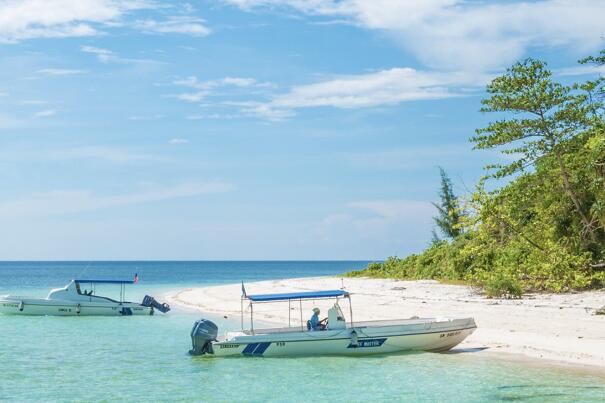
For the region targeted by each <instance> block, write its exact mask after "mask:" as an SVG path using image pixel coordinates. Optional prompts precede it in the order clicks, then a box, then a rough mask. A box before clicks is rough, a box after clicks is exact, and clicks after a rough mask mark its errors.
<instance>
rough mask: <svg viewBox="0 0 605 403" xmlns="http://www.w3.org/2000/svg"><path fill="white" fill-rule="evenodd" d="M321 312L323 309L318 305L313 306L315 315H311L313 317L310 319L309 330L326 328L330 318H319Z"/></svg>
mask: <svg viewBox="0 0 605 403" xmlns="http://www.w3.org/2000/svg"><path fill="white" fill-rule="evenodd" d="M320 313H321V311H320V310H319V308H317V307H315V308H313V316H311V319H310V320H309V326H308V328H309V330H311V331H315V330H325V329H326V325H327V322H328V318H325V319H322V320H319V314H320Z"/></svg>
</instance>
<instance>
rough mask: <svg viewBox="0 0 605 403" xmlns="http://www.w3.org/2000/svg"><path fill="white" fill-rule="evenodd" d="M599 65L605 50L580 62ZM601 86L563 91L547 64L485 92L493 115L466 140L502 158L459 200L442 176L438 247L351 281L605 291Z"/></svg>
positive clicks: (532, 63)
mask: <svg viewBox="0 0 605 403" xmlns="http://www.w3.org/2000/svg"><path fill="white" fill-rule="evenodd" d="M580 63H583V64H591V63H592V64H600V65H603V64H604V63H605V51H603V52H601V53H600V55H598V56H594V57H588V58H586V59H583V60H581V61H580ZM603 81H604V79H603V78H598V79H595V80H590V81H585V82H576V83H572V84H564V83H561V82H559V81H558V80H557V79H556V78H555V76H554V75H553V73H552V71H551V70H550V69H549V68H548V66H547V64H546V63H545V62H543V61H540V60H535V59H531V58H529V59H526V60H523V61H520V62H518V63H515V64H514V65H513V66H511V67H510V68H509V69H507V71H506V72H505V73H504V74H503V75H501V76H499V77H496V78H495V79H494V80H492V81H491V83H490V84H489V85H488V86H487V96H486V98H485V99H484V100H483V101H482V105H483V107H482V108H481V112H482V113H485V114H488V115H490V116H493V119H492V121H491V122H490V123H489V124H487V125H486V126H485V127H483V128H479V129H478V130H477V131H476V133H475V135H474V136H472V137H471V139H470V141H471V143H472V144H473V146H474V149H476V150H478V151H477V152H480V151H479V150H486V149H490V150H496V151H498V152H500V153H502V154H503V156H504V158H501V159H500V161H506V162H505V163H502V162H498V163H494V164H492V165H489V166H487V167H486V171H485V175H484V176H483V177H482V179H481V180H480V181H479V182H478V183H477V184H476V186H475V188H474V189H473V190H472V191H470V192H468V194H466V195H464V196H461V197H456V196H455V195H454V193H453V191H452V186H451V181H450V180H449V177H447V175H446V174H445V171H444V170H441V171H440V172H441V191H440V199H441V202H440V203H439V204H435V207H436V208H437V213H438V216H437V218H436V220H435V222H436V224H437V226H438V228H439V229H440V231H441V232H442V234H443V235H444V238H443V239H441V238H439V239H435V238H434V241H433V243H432V244H431V245H430V246H429V247H428V248H427V249H426V250H425V251H424V252H422V253H419V254H413V255H410V256H407V257H405V258H398V257H391V258H388V259H387V260H386V261H384V262H378V263H372V264H370V265H369V266H368V267H367V268H366V269H365V270H360V271H356V272H352V273H350V274H349V275H351V276H370V277H388V278H398V279H427V278H430V279H444V280H463V281H466V282H468V283H470V284H474V285H478V286H481V287H483V288H484V290H485V292H486V295H487V296H490V297H518V296H520V295H521V294H522V293H523V292H527V291H534V292H535V291H553V292H566V291H570V290H576V289H587V288H597V287H603V286H605V109H604V106H603V101H604V100H605V97H604V95H605V86H604V84H603Z"/></svg>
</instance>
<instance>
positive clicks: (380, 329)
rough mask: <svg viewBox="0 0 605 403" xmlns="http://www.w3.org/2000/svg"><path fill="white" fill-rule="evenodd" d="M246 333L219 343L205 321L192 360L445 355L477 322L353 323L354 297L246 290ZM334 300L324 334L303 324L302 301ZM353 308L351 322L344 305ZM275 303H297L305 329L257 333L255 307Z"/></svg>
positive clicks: (195, 336) (196, 332) (196, 333)
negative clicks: (342, 302) (344, 302)
mask: <svg viewBox="0 0 605 403" xmlns="http://www.w3.org/2000/svg"><path fill="white" fill-rule="evenodd" d="M242 291H243V295H242V304H241V306H242V309H241V312H242V313H241V315H242V330H241V331H237V332H226V333H225V335H224V336H221V337H217V335H218V327H217V326H216V325H215V324H214V323H213V322H211V321H209V320H206V319H201V320H199V321H197V322H195V324H194V326H193V329H192V330H191V339H192V344H193V348H192V349H191V350H190V351H189V353H190V354H192V355H205V354H207V355H210V356H219V357H222V356H238V355H239V356H241V355H243V356H298V355H366V354H381V353H395V352H400V351H434V352H438V351H446V350H449V349H451V348H453V347H454V346H456V345H457V344H459V343H460V342H462V341H463V340H464V339H465V338H466V337H467V336H469V335H470V334H471V333H473V332H474V331H475V329H476V328H477V326H476V325H475V321H474V319H473V318H461V319H451V318H411V319H400V320H382V321H369V322H354V321H353V310H352V307H351V294H350V293H348V292H347V291H344V290H326V291H314V292H300V293H286V294H265V295H246V294H245V289H244V287H243V285H242ZM325 299H334V300H335V303H334V305H333V306H332V307H331V308H330V309H329V310H328V317H327V318H326V319H324V321H323V322H324V323H325V324H324V325H322V327H321V330H311V327H310V324H309V322H307V324H306V326H305V325H303V321H302V301H303V300H325ZM341 299H346V300H348V302H349V311H350V313H349V314H350V317H349V321H348V322H347V321H346V320H345V316H344V314H343V312H342V310H341V308H340V305H339V300H341ZM274 301H288V309H290V306H291V303H292V302H293V301H296V302H298V303H299V304H300V306H301V320H300V325H299V326H296V327H291V326H288V327H283V328H271V329H255V328H254V318H253V312H254V311H253V305H254V304H255V303H267V302H274ZM247 302H249V304H250V305H249V307H250V328H249V329H246V330H244V303H247Z"/></svg>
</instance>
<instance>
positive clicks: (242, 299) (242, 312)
mask: <svg viewBox="0 0 605 403" xmlns="http://www.w3.org/2000/svg"><path fill="white" fill-rule="evenodd" d="M239 300H240V303H241V304H240V305H241V307H240V308H241V309H240V316H241V319H242V332H243V331H244V297H240V299H239Z"/></svg>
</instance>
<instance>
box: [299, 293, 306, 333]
mask: <svg viewBox="0 0 605 403" xmlns="http://www.w3.org/2000/svg"><path fill="white" fill-rule="evenodd" d="M298 302H299V304H300V331H301V332H304V331H305V329H304V327H303V319H302V299H299V300H298Z"/></svg>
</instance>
